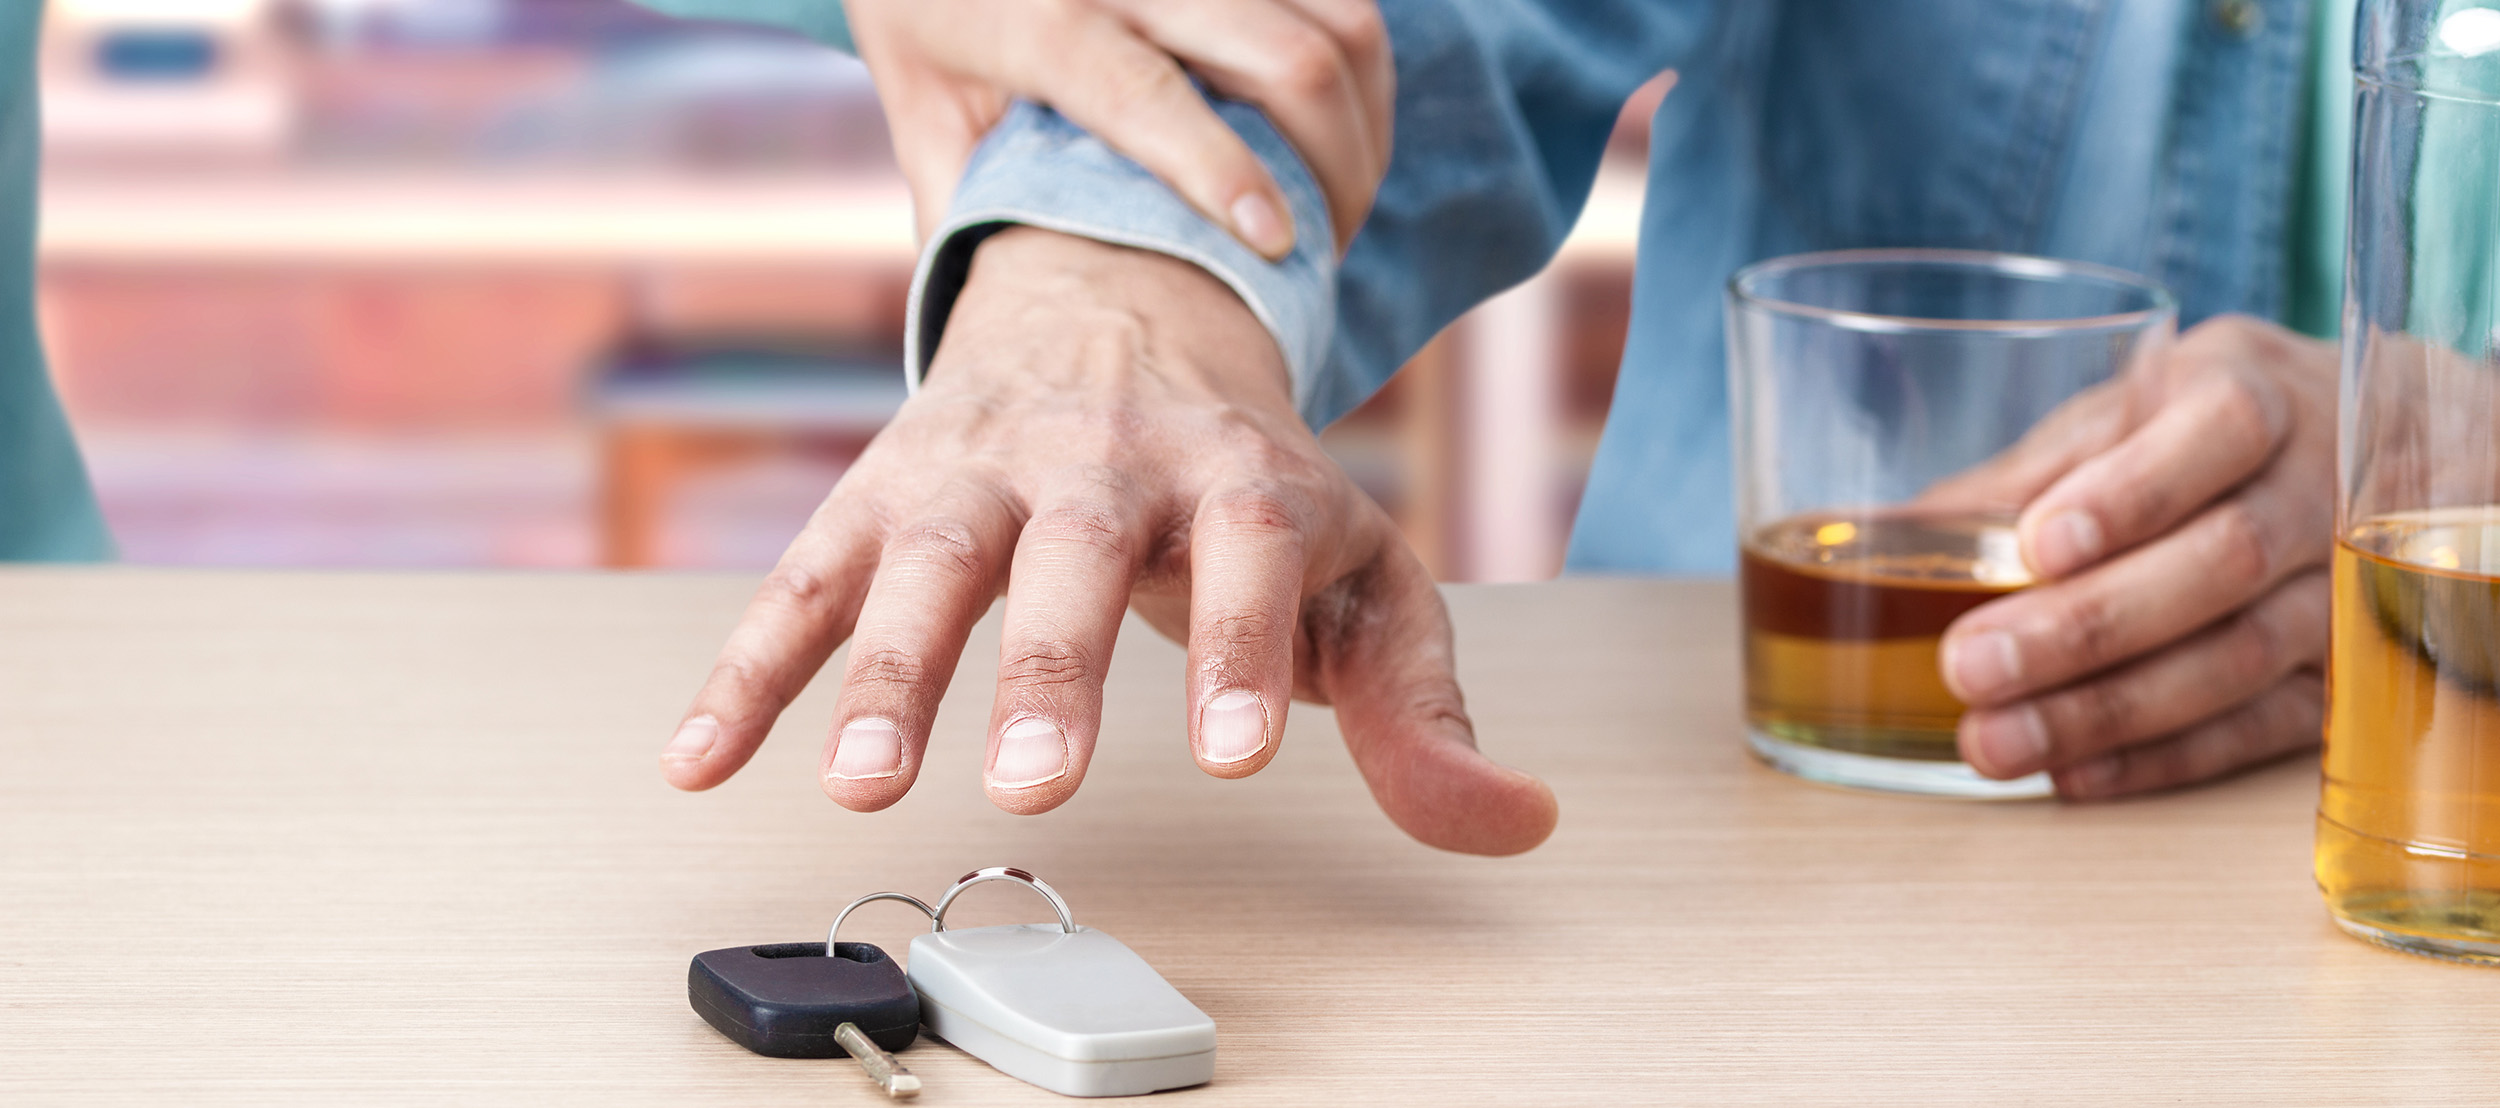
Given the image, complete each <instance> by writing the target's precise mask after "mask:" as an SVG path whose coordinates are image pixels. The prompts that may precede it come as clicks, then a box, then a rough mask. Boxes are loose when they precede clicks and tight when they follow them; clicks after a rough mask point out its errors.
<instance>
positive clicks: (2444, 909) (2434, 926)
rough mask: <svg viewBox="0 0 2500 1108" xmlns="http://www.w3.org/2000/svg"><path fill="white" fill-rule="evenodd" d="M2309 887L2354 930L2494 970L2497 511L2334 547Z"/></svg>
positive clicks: (2499, 726) (2408, 525) (2397, 523)
mask: <svg viewBox="0 0 2500 1108" xmlns="http://www.w3.org/2000/svg"><path fill="white" fill-rule="evenodd" d="M2334 595H2335V600H2334V604H2335V615H2334V645H2333V653H2332V655H2331V660H2330V663H2329V666H2328V671H2327V716H2326V755H2325V779H2324V785H2323V789H2322V791H2321V794H2320V797H2319V802H2318V846H2317V869H2318V888H2319V890H2320V891H2322V892H2323V893H2325V894H2326V902H2327V908H2328V910H2329V911H2331V912H2333V913H2334V915H2335V918H2336V921H2337V922H2338V923H2340V924H2342V925H2343V926H2344V928H2345V929H2346V930H2348V931H2352V932H2354V933H2355V934H2358V935H2360V936H2361V937H2363V938H2367V939H2371V940H2374V941H2377V942H2382V943H2386V944H2388V945H2391V946H2396V947H2399V948H2402V949H2406V950H2412V951H2415V952H2417V953H2426V954H2434V955H2441V956H2446V957H2453V958H2461V959H2466V960H2470V961H2482V962H2500V508H2473V509H2463V510H2458V509H2442V510H2438V511H2430V512H2413V513H2405V514H2403V515H2396V516H2385V517H2381V518H2378V519H2374V520H2369V521H2367V522H2364V523H2362V524H2360V525H2358V526H2356V527H2353V528H2352V529H2351V530H2350V531H2349V532H2348V533H2347V534H2345V535H2344V536H2343V538H2342V539H2341V541H2339V542H2338V543H2337V544H2336V548H2335V581H2334Z"/></svg>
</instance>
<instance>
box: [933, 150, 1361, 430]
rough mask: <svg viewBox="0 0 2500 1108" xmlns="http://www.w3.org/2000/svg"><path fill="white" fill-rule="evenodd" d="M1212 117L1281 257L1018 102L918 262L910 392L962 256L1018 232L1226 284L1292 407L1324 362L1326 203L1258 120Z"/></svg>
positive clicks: (1329, 242) (959, 275)
mask: <svg viewBox="0 0 2500 1108" xmlns="http://www.w3.org/2000/svg"><path fill="white" fill-rule="evenodd" d="M1215 109H1216V114H1218V115H1219V116H1221V117H1223V119H1224V121H1225V122H1226V123H1228V124H1230V125H1232V128H1233V130H1234V132H1235V133H1236V134H1239V135H1240V136H1241V137H1242V140H1243V141H1244V142H1247V143H1248V144H1249V146H1250V149H1251V150H1252V151H1254V152H1255V153H1257V154H1258V156H1259V158H1260V159H1261V160H1262V161H1265V162H1266V163H1267V165H1268V168H1269V170H1270V171H1271V172H1272V173H1274V175H1275V177H1276V181H1277V184H1278V185H1279V186H1280V187H1282V188H1283V189H1284V192H1285V200H1286V203H1287V204H1288V205H1290V206H1291V207H1292V209H1293V222H1294V227H1295V228H1296V229H1297V233H1296V234H1295V235H1294V244H1293V252H1292V253H1290V254H1288V255H1286V256H1285V258H1284V259H1283V260H1282V261H1278V262H1269V261H1268V260H1267V259H1265V258H1263V257H1261V256H1259V254H1258V253H1257V252H1256V251H1253V250H1251V249H1250V248H1249V247H1246V246H1243V245H1242V244H1241V243H1240V242H1239V241H1237V240H1235V239H1234V238H1233V236H1232V235H1231V233H1229V232H1227V231H1225V230H1224V229H1223V228H1221V227H1219V226H1217V225H1216V224H1214V223H1212V222H1209V221H1208V220H1207V219H1205V218H1204V217H1202V216H1200V215H1199V214H1198V212H1197V209H1195V208H1192V207H1190V206H1189V203H1188V202H1187V201H1185V200H1182V199H1181V197H1180V194H1179V193H1176V192H1174V191H1172V190H1171V189H1170V188H1168V187H1165V186H1164V184H1163V183H1162V182H1161V181H1159V180H1157V179H1156V178H1155V177H1154V175H1153V174H1151V173H1148V172H1146V170H1145V169H1144V168H1142V167H1140V166H1139V165H1138V164H1137V163H1136V162H1132V161H1130V160H1128V159H1127V158H1125V157H1122V156H1121V155H1119V154H1117V153H1114V152H1113V151H1112V150H1111V148H1110V147H1108V146H1105V145H1103V144H1102V143H1101V142H1099V141H1097V140H1095V139H1094V138H1093V137H1092V136H1091V135H1088V134H1086V133H1085V132H1084V131H1083V130H1082V129H1080V128H1078V127H1077V126H1076V125H1075V124H1073V123H1070V122H1068V120H1067V118H1066V117H1064V116H1061V115H1060V114H1059V113H1057V112H1054V111H1051V110H1050V109H1048V108H1044V107H1039V106H1036V105H1033V104H1028V103H1018V104H1016V105H1015V106H1014V107H1012V108H1010V109H1009V110H1008V113H1007V116H1006V118H1005V119H1003V120H1001V121H1000V122H999V124H998V126H997V127H995V128H992V129H991V131H990V133H989V135H988V137H986V138H984V139H983V140H982V142H981V146H980V148H979V149H978V150H976V151H974V152H973V156H972V161H971V164H969V165H968V166H966V167H965V169H964V179H963V182H962V184H960V185H958V186H957V187H956V190H955V198H954V201H953V203H952V204H950V205H949V206H948V208H947V210H946V218H945V220H944V221H943V222H941V223H940V224H939V225H938V228H937V231H936V233H934V234H932V235H930V236H929V246H928V248H927V249H926V250H925V251H923V252H922V254H921V258H920V269H919V272H918V273H917V274H916V275H915V276H914V278H913V281H912V291H911V306H910V308H909V314H908V315H907V317H906V321H905V331H906V336H907V337H906V339H905V341H904V348H905V350H906V352H907V355H908V359H909V370H910V379H911V382H912V385H913V387H915V388H917V387H918V385H919V382H920V376H921V374H922V373H923V372H924V371H925V370H926V368H927V366H928V364H929V358H930V356H931V355H933V354H935V353H936V352H937V341H938V336H939V335H940V334H941V333H943V332H944V331H945V329H946V317H947V315H948V313H949V312H951V311H952V310H953V309H954V306H955V295H956V294H957V293H959V292H961V291H962V290H963V284H964V280H965V277H966V275H967V274H968V273H969V271H970V269H971V265H972V252H973V250H974V249H975V248H977V247H978V246H979V245H980V243H981V240H982V239H983V238H986V237H988V235H989V234H990V233H991V232H993V231H996V230H998V229H999V228H1001V227H1005V226H1009V225H1013V224H1024V225H1028V226H1034V227H1043V228H1047V229H1050V230H1053V231H1061V232H1065V233H1067V234H1071V235H1080V236H1083V237H1085V238H1090V239H1096V240H1099V241H1103V242H1113V243H1118V244H1120V245H1123V246H1135V247H1139V248H1141V249H1146V250H1152V251H1155V252H1157V253H1160V254H1169V255H1172V256H1173V257H1177V258H1182V259H1186V260H1188V261H1191V262H1195V263H1197V265H1198V267H1199V268H1201V269H1204V270H1206V271H1207V272H1208V273H1211V274H1213V275H1214V276H1215V277H1216V278H1217V279H1218V280H1221V281H1223V282H1224V283H1225V284H1226V285H1229V286H1231V287H1232V290H1233V291H1234V292H1235V293H1237V294H1239V295H1240V296H1241V299H1242V302H1243V303H1245V304H1248V305H1249V306H1250V311H1251V313H1252V314H1253V315H1256V316H1257V317H1258V319H1259V322H1260V323H1262V324H1264V325H1266V327H1267V330H1268V333H1269V334H1271V335H1274V336H1275V337H1276V343H1277V346H1278V347H1279V349H1280V351H1281V352H1282V353H1283V355H1284V359H1285V367H1286V369H1287V371H1289V372H1290V373H1292V375H1293V381H1294V393H1295V400H1296V401H1297V403H1299V402H1300V401H1301V399H1302V397H1303V395H1304V394H1305V393H1306V391H1307V390H1308V388H1309V386H1310V383H1311V382H1312V381H1313V380H1315V379H1316V371H1317V369H1318V368H1319V365H1320V363H1321V361H1322V359H1323V358H1324V357H1325V356H1326V352H1327V337H1328V333H1329V317H1330V314H1331V311H1332V307H1333V304H1334V292H1335V287H1336V286H1335V278H1336V273H1337V261H1336V254H1335V246H1336V241H1335V238H1334V237H1333V236H1331V235H1330V234H1329V233H1328V230H1327V228H1328V204H1327V201H1326V200H1325V199H1323V198H1322V197H1321V195H1320V191H1319V183H1318V181H1317V180H1315V179H1314V178H1312V176H1311V174H1310V171H1309V170H1308V169H1306V168H1304V166H1303V164H1302V159H1301V158H1300V157H1298V156H1296V155H1295V154H1294V152H1293V148H1292V147H1291V146H1290V145H1288V144H1287V143H1286V142H1285V140H1284V137H1283V136H1282V135H1279V134H1278V133H1277V132H1276V130H1275V129H1274V128H1272V127H1270V126H1268V123H1267V119H1266V117H1264V116H1262V115H1260V114H1259V113H1258V112H1257V111H1256V110H1255V109H1252V108H1249V107H1246V106H1244V105H1240V104H1234V103H1228V102H1224V101H1216V102H1215ZM1306 410H1307V409H1306Z"/></svg>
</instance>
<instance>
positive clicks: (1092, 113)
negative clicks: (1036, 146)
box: [997, 8, 1294, 261]
mask: <svg viewBox="0 0 2500 1108" xmlns="http://www.w3.org/2000/svg"><path fill="white" fill-rule="evenodd" d="M997 41H999V42H1001V43H1002V47H1001V48H1002V49H1004V50H1006V51H1007V52H1008V56H1007V59H1006V62H1007V68H1008V69H1009V70H1010V71H1011V72H1012V73H1013V74H1014V77H1015V80H1014V82H1013V83H1014V84H1015V86H1016V87H1017V91H1018V92H1019V93H1020V94H1022V95H1026V96H1030V97H1032V98H1033V99H1035V100H1039V101H1042V102H1044V103H1047V104H1049V105H1050V106H1051V107H1052V108H1055V109H1057V110H1058V111H1059V113H1060V114H1062V115H1065V116H1067V117H1068V119H1069V120H1070V121H1071V122H1074V123H1075V124H1076V125H1077V126H1079V127H1083V128H1085V129H1086V130H1087V131H1090V132H1092V133H1093V134H1094V136H1095V137H1097V138H1100V139H1101V140H1102V141H1103V142H1105V143H1107V144H1109V145H1110V146H1111V148H1112V149H1114V150H1117V151H1119V152H1120V153H1122V154H1124V155H1126V156H1128V157H1129V158H1132V159H1134V160H1135V161H1136V162H1137V164H1139V165H1141V166H1144V167H1145V168H1146V170H1147V171H1148V172H1150V173H1153V174H1154V175H1155V176H1156V177H1157V178H1160V179H1161V180H1162V181H1163V182H1164V183H1165V184H1167V185H1170V186H1171V187H1172V190H1173V191H1174V192H1177V193H1179V194H1180V195H1181V198H1182V199H1184V200H1186V201H1188V202H1189V204H1190V206H1191V207H1194V208H1196V209H1198V212H1199V214H1201V215H1203V216H1205V217H1207V218H1208V219H1209V220H1212V221H1214V222H1215V223H1216V224H1217V225H1219V226H1222V227H1225V228H1227V229H1229V230H1230V231H1231V232H1232V233H1233V235H1234V237H1236V238H1239V239H1240V240H1241V241H1242V243H1243V244H1244V245H1247V246H1248V247H1250V248H1251V249H1252V250H1256V251H1258V252H1259V253H1260V254H1261V255H1262V256H1264V257H1266V258H1268V259H1269V260H1271V261H1272V260H1276V259H1280V258H1283V257H1284V256H1285V255H1286V254H1288V253H1290V252H1292V250H1293V243H1294V226H1293V215H1292V209H1290V208H1289V207H1287V206H1286V204H1285V198H1284V192H1283V190H1282V189H1280V188H1278V187H1277V185H1276V180H1275V178H1274V177H1272V176H1270V175H1269V174H1268V171H1267V165H1266V163H1264V162H1261V161H1260V160H1259V158H1258V155H1256V154H1253V153H1251V152H1250V146H1249V144H1248V143H1246V142H1243V141H1242V139H1241V136H1240V135H1237V134H1234V133H1233V129H1232V128H1231V127H1230V126H1228V125H1226V124H1225V122H1224V120H1223V119H1222V117H1220V116H1218V115H1216V114H1215V109H1214V107H1213V106H1211V105H1209V104H1208V103H1207V100H1206V97H1204V96H1202V95H1200V94H1199V92H1198V89H1197V87H1196V86H1195V85H1192V84H1190V82H1189V76H1188V74H1187V73H1185V72H1183V71H1182V69H1181V65H1180V62H1178V61H1176V60H1174V59H1173V57H1172V56H1171V55H1170V54H1167V53H1164V52H1163V51H1162V50H1161V49H1158V48H1156V47H1155V46H1154V45H1153V44H1151V43H1149V42H1147V41H1146V40H1144V39H1142V38H1140V37H1138V34H1137V32H1135V31H1133V30H1131V29H1130V28H1129V27H1128V25H1127V24H1125V23H1122V22H1121V21H1120V20H1119V19H1117V18H1115V17H1113V16H1111V15H1109V14H1107V13H1104V12H1101V11H1095V10H1091V9H1083V8H1079V9H1075V10H1073V11H1072V12H1070V13H1069V14H1068V15H1066V16H1064V17H1059V16H1053V15H1051V14H1050V13H1048V12H1045V13H1044V16H1043V17H1041V18H1037V19H1036V20H1034V22H1033V23H1032V25H1031V26H1030V27H1029V33H1024V34H1008V35H1001V36H998V38H997Z"/></svg>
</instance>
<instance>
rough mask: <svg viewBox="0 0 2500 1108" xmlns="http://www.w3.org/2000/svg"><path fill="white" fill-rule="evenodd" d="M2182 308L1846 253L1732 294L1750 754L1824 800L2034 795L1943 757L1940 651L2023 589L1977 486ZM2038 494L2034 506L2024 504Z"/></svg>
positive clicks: (2115, 273)
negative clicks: (1991, 604) (1827, 793)
mask: <svg viewBox="0 0 2500 1108" xmlns="http://www.w3.org/2000/svg"><path fill="white" fill-rule="evenodd" d="M2177 314H2178V312H2177V308H2176V306H2175V304H2174V303H2173V302H2172V300H2171V298H2170V295H2169V294H2168V293H2166V292H2164V291H2163V290H2162V289H2161V287H2160V286H2158V285H2156V284H2153V283H2151V282H2149V281H2146V280H2144V279H2143V278H2140V277H2137V276H2135V275H2133V274H2130V273H2126V272H2123V271H2120V270H2115V269H2109V268H2105V267H2101V266H2094V265H2086V264H2083V263H2078V262H2065V261H2053V260H2050V259H2045V258H2032V257H2022V256H2017V255H2010V254H1990V253H1974V252H1968V251H1949V250H1862V251H1843V252H1836V253H1823V254H1805V255H1799V256H1796V257H1788V258H1778V259H1773V260H1771V261H1767V262H1762V263H1759V264H1756V265H1753V266H1750V267H1747V268H1746V269H1744V270H1742V271H1740V272H1738V273H1737V274H1736V276H1735V277H1734V278H1732V279H1731V280H1730V281H1729V283H1728V297H1727V317H1728V377H1729V395H1730V406H1731V410H1732V414H1733V418H1734V438H1735V455H1736V459H1735V460H1736V482H1737V490H1736V515H1737V527H1738V531H1737V534H1738V537H1739V543H1740V547H1741V549H1740V551H1739V565H1740V569H1739V574H1740V578H1741V582H1740V583H1741V586H1742V590H1743V594H1744V602H1743V603H1744V635H1745V720H1746V739H1747V741H1748V742H1750V743H1751V744H1752V747H1753V749H1754V752H1755V753H1757V754H1759V755H1760V756H1761V757H1762V758H1763V759H1764V760H1765V761H1767V762H1769V763H1770V764H1771V765H1772V766H1774V767H1776V768H1778V769H1780V770H1782V771H1785V772H1788V773H1791V774H1795V775H1797V776H1799V777H1804V778H1808V779H1811V780H1815V781H1822V782H1826V783H1830V784H1836V785H1847V786H1854V787H1858V788H1868V789H1880V790H1888V791H1893V792H1905V793H1922V794H1929V795H1938V796H1959V797H1975V798H1991V799H1997V798H2017V797H2035V796H2044V795H2047V794H2048V793H2049V792H2050V785H2049V781H2048V778H2047V775H2045V774H2032V775H2030V776H2027V777H2023V778H2019V779H2016V780H2011V781H1996V780H1990V779H1988V778H1984V777H1981V776H1980V775H1979V774H1978V773H1976V772H1974V771H1973V770H1972V769H1971V768H1970V766H1969V765H1967V764H1965V763H1964V762H1963V761H1962V760H1961V756H1960V754H1959V753H1958V750H1957V747H1956V744H1955V741H1954V732H1955V728H1956V726H1957V725H1958V724H1959V722H1960V720H1961V715H1962V708H1963V706H1962V703H1961V702H1960V701H1958V700H1956V699H1955V698H1954V697H1953V694H1952V693H1951V692H1949V691H1947V690H1946V688H1945V684H1944V680H1943V678H1942V677H1941V676H1940V674H1939V672H1938V669H1937V662H1936V653H1937V651H1936V647H1937V642H1938V640H1939V639H1940V638H1941V637H1942V635H1943V634H1944V630H1945V628H1946V626H1947V625H1949V624H1951V623H1952V622H1953V621H1954V619H1955V618H1957V617H1959V616H1960V615H1962V614H1963V613H1965V612H1968V611H1970V610H1971V609H1973V608H1976V607H1978V606H1979V605H1981V604H1984V603H1987V602H1988V601H1990V600H1993V599H1995V598H1997V597H1999V596H2003V595H2005V594H2007V593H2010V592H2013V591H2014V590H2016V589H2020V588H2023V587H2025V586H2027V585H2029V584H2031V583H2032V577H2031V573H2030V571H2029V570H2028V569H2026V568H2025V567H2024V564H2023V561H2022V557H2021V553H2020V551H2019V549H2018V545H2017V543H2016V540H2015V533H2014V518H2015V515H2016V514H2017V513H2018V512H2020V511H2021V509H2022V504H2021V503H2020V502H2019V500H2018V499H2017V497H2018V496H2020V495H2028V492H2024V493H2015V492H2011V491H2007V490H2003V489H1998V488H1994V487H1991V485H1990V483H1989V481H1988V480H1987V479H1986V477H1985V471H1983V470H1981V469H1980V467H1982V466H1983V465H1984V464H1985V463H1987V462H1988V461H1989V460H1990V459H1992V458H1994V457H1996V456H1997V455H1998V454H1999V453H2000V452H2002V451H2004V450H2005V449H2006V448H2008V447H2010V446H2012V445H2013V444H2014V443H2015V442H2016V441H2018V440H2020V439H2021V438H2022V437H2023V435H2024V434H2025V433H2026V432H2028V431H2030V430H2031V429H2032V427H2033V426H2034V425H2035V424H2037V423H2039V421H2040V420H2041V418H2042V417H2044V416H2046V415H2047V414H2048V413H2049V412H2050V411H2052V410H2054V409H2055V408H2057V406H2058V405H2060V404H2062V403H2065V402H2066V401H2068V400H2070V399H2072V398H2074V397H2075V396H2076V394H2078V393H2080V392H2082V391H2083V390H2085V389H2089V388H2091V387H2092V386H2094V385H2098V384H2101V383H2102V382H2105V381H2108V380H2110V379H2111V378H2112V377H2113V376H2115V375H2117V374H2118V373H2119V372H2120V371H2122V370H2123V369H2124V368H2125V367H2126V366H2128V365H2129V364H2130V363H2131V362H2132V361H2133V360H2134V359H2136V358H2139V357H2142V356H2144V355H2146V354H2148V353H2149V352H2151V351H2152V350H2153V349H2155V348H2157V347H2158V346H2160V345H2162V344H2164V343H2166V342H2167V341H2168V338H2169V336H2170V335H2171V334H2172V332H2173V330H2174V329H2175V327H2176V321H2177ZM2030 491H2037V490H2030Z"/></svg>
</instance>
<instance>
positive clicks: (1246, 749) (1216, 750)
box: [1198, 689, 1267, 765]
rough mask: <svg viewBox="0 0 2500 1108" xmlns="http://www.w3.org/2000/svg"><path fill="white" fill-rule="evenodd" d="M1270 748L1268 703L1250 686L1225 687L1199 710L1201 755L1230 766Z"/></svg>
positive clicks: (1219, 763)
mask: <svg viewBox="0 0 2500 1108" xmlns="http://www.w3.org/2000/svg"><path fill="white" fill-rule="evenodd" d="M1265 749H1267V706H1266V705H1264V704H1261V703H1259V694H1257V693H1254V692H1251V691H1250V690H1248V689H1226V690H1224V691H1223V692H1220V693H1217V694H1215V696H1214V697H1213V698H1211V699H1209V700H1208V701H1207V706H1206V709H1205V710H1204V711H1201V712H1199V713H1198V756H1199V757H1201V758H1204V759H1206V760H1207V761H1210V762H1214V763H1216V764H1217V765H1230V764H1232V763H1234V762H1238V761H1241V760H1242V759H1244V758H1248V757H1250V756H1251V755H1253V754H1256V753H1258V752H1259V751H1262V750H1265Z"/></svg>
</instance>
